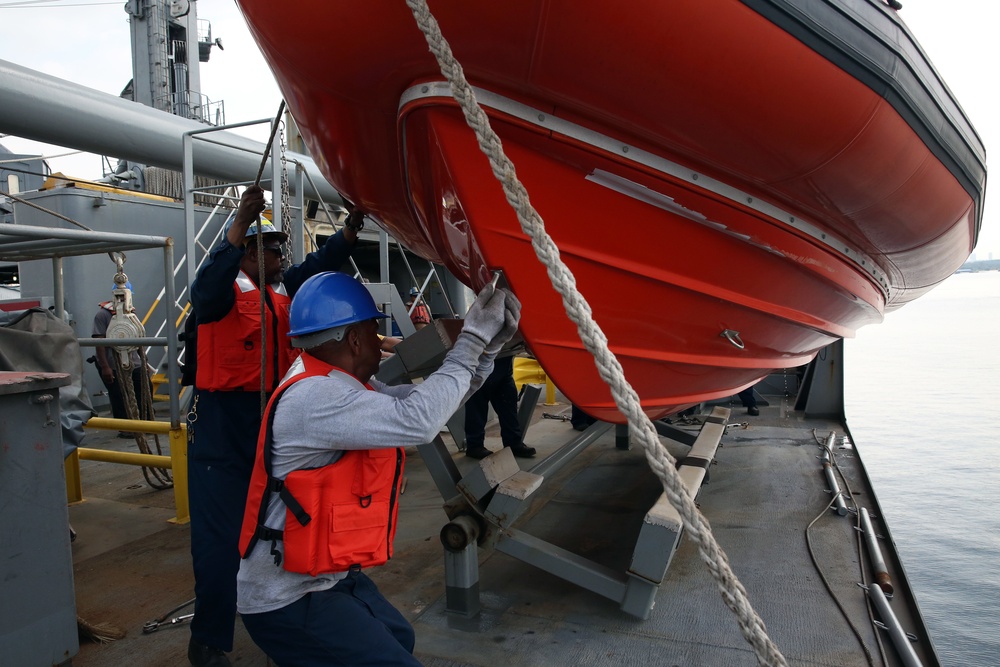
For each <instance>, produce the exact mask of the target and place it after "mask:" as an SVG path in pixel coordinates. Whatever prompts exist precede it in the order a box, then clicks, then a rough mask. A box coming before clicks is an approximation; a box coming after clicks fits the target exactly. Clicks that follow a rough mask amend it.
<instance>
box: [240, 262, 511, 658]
mask: <svg viewBox="0 0 1000 667" xmlns="http://www.w3.org/2000/svg"><path fill="white" fill-rule="evenodd" d="M519 316H520V303H519V302H518V300H517V299H516V297H514V296H513V295H512V294H511V293H510V292H509V291H507V290H505V289H496V288H494V287H493V286H492V285H486V287H485V288H483V290H482V291H481V292H480V293H479V296H478V297H477V299H476V301H475V302H474V303H473V305H472V307H471V308H470V309H469V312H468V314H467V315H466V317H465V323H464V325H463V328H462V332H461V333H460V334H459V335H458V337H457V339H456V341H455V344H454V346H453V347H452V349H451V350H450V351H449V352H448V354H447V356H446V357H445V359H444V362H443V363H442V364H441V367H440V368H439V369H438V370H437V371H436V372H434V373H432V374H431V375H429V376H428V377H427V378H425V379H424V381H423V382H422V383H420V384H404V385H397V386H387V385H385V384H383V383H381V382H379V381H378V380H375V379H374V378H373V377H372V375H373V374H374V373H375V371H376V370H377V369H378V366H379V360H380V354H379V339H378V321H379V319H380V318H383V317H385V315H383V314H382V313H380V312H379V311H378V310H377V309H376V307H375V303H374V301H373V300H372V297H371V296H370V295H369V293H368V291H367V289H365V287H364V286H363V285H360V284H359V283H357V282H356V281H354V280H353V279H352V278H351V277H350V276H347V275H345V274H342V273H323V274H319V275H317V276H314V277H313V278H310V279H309V280H308V281H306V283H305V284H304V285H303V286H302V288H301V289H300V290H299V292H298V293H297V294H296V295H295V298H294V299H293V300H292V308H291V327H292V330H291V334H290V336H291V337H292V341H293V345H295V346H296V347H297V348H302V349H304V352H303V354H302V356H300V357H299V358H298V360H297V361H296V362H295V363H294V364H293V365H292V368H291V369H290V370H289V372H288V375H286V376H285V379H284V381H283V382H282V384H281V386H280V387H279V389H278V390H277V392H276V393H275V394H274V395H273V396H272V397H271V401H270V403H269V404H268V406H267V412H266V414H265V418H264V420H263V425H262V426H261V430H260V438H259V440H258V450H257V460H256V464H255V467H254V473H253V481H252V483H251V487H250V495H249V497H248V499H247V508H246V514H245V516H244V521H243V531H242V535H241V538H240V552H241V554H242V556H243V561H242V563H241V564H240V571H239V577H238V585H237V591H238V606H239V612H240V617H241V618H242V619H243V625H244V626H245V627H246V628H247V630H248V631H249V633H250V636H251V637H252V638H253V640H254V642H256V643H257V645H258V646H260V647H261V648H262V649H263V650H264V652H265V653H267V655H268V656H269V657H270V658H271V659H272V660H273V661H274V662H275V664H278V665H300V666H312V665H351V666H352V667H363V666H364V665H419V664H420V663H419V662H418V661H417V660H416V659H415V658H414V657H413V645H414V633H413V628H412V626H411V625H410V623H409V622H408V621H407V620H406V619H405V618H404V617H403V616H402V614H400V613H399V611H397V610H396V609H395V608H394V607H393V606H392V605H391V604H390V603H389V602H388V601H387V600H386V599H385V598H384V597H382V595H381V594H380V593H379V591H378V588H377V587H376V586H375V584H374V583H373V582H372V580H371V579H369V578H368V577H367V576H366V575H365V574H364V573H363V572H362V568H365V567H370V566H376V565H380V564H382V563H384V562H385V561H386V560H387V559H388V558H389V557H390V556H391V555H392V537H393V534H394V532H395V528H396V514H397V511H398V507H399V502H398V500H399V498H398V496H399V484H400V481H401V480H402V475H403V463H404V458H405V455H404V449H403V448H404V447H407V446H412V445H421V444H424V443H427V442H430V441H431V440H432V439H433V438H434V437H435V436H436V435H437V434H438V432H439V431H440V429H441V428H442V426H444V424H445V422H446V421H447V420H448V418H449V417H450V416H451V415H452V414H453V413H454V412H455V410H456V409H457V408H458V407H459V406H460V405H461V404H462V402H463V401H464V400H465V399H466V398H467V397H468V396H469V395H470V394H471V393H472V392H473V391H475V389H477V388H478V387H479V385H480V384H481V383H482V382H483V380H484V379H485V378H486V377H487V376H488V375H489V373H490V371H491V369H492V367H493V359H494V357H495V356H496V354H497V352H499V350H500V348H501V347H502V346H503V344H504V343H505V342H506V341H508V340H509V339H510V338H511V336H512V335H513V334H514V332H515V331H516V330H517V324H518V319H519ZM286 512H292V515H291V516H289V517H288V518H287V519H286ZM345 526H346V527H348V528H347V529H345Z"/></svg>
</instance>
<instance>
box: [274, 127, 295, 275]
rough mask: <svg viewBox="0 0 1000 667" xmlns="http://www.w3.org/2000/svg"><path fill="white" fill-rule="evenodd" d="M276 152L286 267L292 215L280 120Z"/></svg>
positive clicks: (288, 255)
mask: <svg viewBox="0 0 1000 667" xmlns="http://www.w3.org/2000/svg"><path fill="white" fill-rule="evenodd" d="M277 139H278V151H279V154H280V156H281V190H280V192H281V231H283V232H285V234H287V235H288V238H287V239H285V252H284V255H283V257H284V258H285V259H283V260H282V261H283V262H284V263H285V264H286V265H287V264H288V263H289V262H288V261H287V258H289V257H291V250H292V248H293V247H294V244H293V243H292V232H293V230H292V214H291V210H290V209H289V207H288V169H287V166H288V158H287V156H286V155H285V149H286V148H287V147H286V146H285V122H284V120H282V122H281V125H280V126H279V127H278V137H277Z"/></svg>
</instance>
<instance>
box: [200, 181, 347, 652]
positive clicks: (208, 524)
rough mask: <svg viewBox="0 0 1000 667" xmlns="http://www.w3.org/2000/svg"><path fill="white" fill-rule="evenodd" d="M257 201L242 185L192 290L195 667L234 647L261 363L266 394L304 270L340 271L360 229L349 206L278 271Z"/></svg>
mask: <svg viewBox="0 0 1000 667" xmlns="http://www.w3.org/2000/svg"><path fill="white" fill-rule="evenodd" d="M264 207H265V203H264V191H263V190H262V189H261V188H259V187H256V186H250V187H248V188H247V189H246V191H245V192H244V193H243V195H242V197H241V199H240V203H239V207H238V208H237V210H236V215H235V217H234V220H233V222H232V225H231V226H230V227H229V229H228V230H227V231H226V233H225V235H224V237H223V239H222V241H221V242H220V243H219V244H218V245H217V246H216V247H215V248H214V249H213V250H212V251H211V253H210V254H209V256H208V258H207V259H206V260H205V262H204V264H203V265H202V267H201V268H200V269H199V271H198V276H197V278H196V279H195V281H194V283H193V284H192V286H191V304H192V306H193V316H194V317H196V318H197V331H196V334H197V364H196V373H195V392H194V396H193V398H192V408H191V416H190V417H189V424H188V430H189V438H190V440H191V444H190V446H189V448H188V483H189V487H188V491H189V497H190V502H191V557H192V563H193V567H194V576H195V608H194V614H195V615H194V619H193V620H192V622H191V639H190V641H189V643H188V659H189V660H190V662H191V664H192V665H195V667H218V666H220V665H221V666H223V667H225V666H227V665H229V664H230V662H229V659H228V657H226V655H225V652H227V651H231V650H232V648H233V630H234V625H235V618H236V572H237V570H238V569H239V563H240V558H239V553H238V552H237V545H238V542H239V533H240V524H241V521H242V518H243V507H244V505H245V503H246V494H247V488H248V486H249V484H250V475H251V472H252V471H253V461H254V452H255V446H254V445H255V443H256V442H257V431H258V429H259V428H260V413H261V399H260V390H261V367H262V362H263V366H264V367H265V375H264V377H265V386H266V389H267V391H268V392H271V391H273V390H274V389H275V388H276V387H277V385H278V382H279V380H280V379H281V377H282V376H283V375H284V374H285V372H286V371H287V370H288V368H289V366H291V364H292V362H293V361H294V360H295V358H296V357H297V356H298V351H297V350H295V349H293V348H292V347H291V345H290V344H289V342H288V335H287V334H288V331H289V327H288V309H289V305H290V303H291V298H292V296H293V295H294V294H295V291H296V290H297V289H298V288H299V287H300V286H301V285H302V284H303V283H304V282H305V281H306V280H307V279H308V278H309V277H310V276H313V275H315V274H317V273H320V272H323V271H331V270H335V269H338V268H340V266H341V265H342V264H344V263H345V262H346V261H347V260H348V258H349V257H350V255H351V252H352V250H353V249H354V246H355V244H356V243H357V238H358V232H359V231H360V230H361V228H362V226H363V225H364V216H363V215H362V214H361V213H360V212H359V211H352V212H351V214H350V215H349V216H348V218H347V221H346V224H345V226H344V228H343V229H341V230H340V231H338V232H337V233H336V234H334V235H333V236H331V237H330V238H328V239H327V241H326V243H325V244H324V245H323V247H322V248H320V249H319V250H317V251H316V252H313V253H310V254H309V255H308V256H307V257H306V258H305V260H304V261H303V262H302V263H301V264H299V265H296V266H291V267H289V268H287V269H285V268H284V267H283V264H282V258H283V257H284V249H283V246H282V244H283V243H284V242H285V241H286V240H287V238H288V236H287V234H285V233H284V232H281V231H278V230H277V229H275V227H274V226H273V225H272V224H271V223H270V222H268V221H267V220H258V216H259V215H260V213H261V212H262V211H263V210H264ZM258 233H260V234H262V235H263V239H262V240H263V258H262V261H263V263H264V274H265V277H264V280H265V283H266V287H265V292H264V296H265V321H264V322H263V328H264V331H265V333H266V340H267V344H266V353H267V355H266V358H265V359H263V360H262V359H261V327H262V322H261V317H260V315H261V305H260V298H261V294H260V290H259V285H258V275H259V267H258V263H259V261H261V258H260V257H259V256H258V250H257V234H258ZM185 354H187V352H185Z"/></svg>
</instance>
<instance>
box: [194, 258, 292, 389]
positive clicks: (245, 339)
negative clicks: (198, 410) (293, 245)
mask: <svg viewBox="0 0 1000 667" xmlns="http://www.w3.org/2000/svg"><path fill="white" fill-rule="evenodd" d="M233 290H235V292H236V303H235V304H233V307H232V308H230V309H229V312H228V313H226V316H225V317H223V318H222V319H221V320H219V321H218V322H209V323H206V324H201V323H199V324H198V371H197V377H196V380H195V386H197V387H198V388H199V389H207V390H211V391H236V390H245V391H259V390H260V367H261V363H260V362H261V359H260V329H261V324H260V292H259V291H258V290H257V285H256V284H255V283H254V282H253V281H252V280H250V277H249V276H247V274H245V273H244V272H243V271H240V273H239V275H238V276H237V277H236V281H235V282H234V283H233ZM265 295H266V298H265V303H266V304H267V307H266V309H265V311H264V316H265V319H266V320H267V324H266V330H267V332H268V336H267V359H268V363H267V376H266V377H267V388H268V390H273V389H274V387H275V386H276V385H277V384H278V382H280V381H281V378H282V377H284V375H285V373H287V372H288V369H289V367H291V365H292V362H293V361H295V359H296V358H297V357H298V356H299V350H298V349H296V348H294V347H292V343H291V340H290V339H289V338H288V332H289V331H290V330H291V325H290V324H289V319H288V310H289V308H290V306H291V303H292V300H291V298H290V297H289V296H288V294H287V293H286V292H285V286H284V285H282V284H278V285H277V286H276V287H273V286H271V285H268V286H267V289H266V290H265Z"/></svg>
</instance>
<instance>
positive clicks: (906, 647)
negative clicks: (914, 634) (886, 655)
mask: <svg viewBox="0 0 1000 667" xmlns="http://www.w3.org/2000/svg"><path fill="white" fill-rule="evenodd" d="M868 597H870V598H871V599H872V603H873V604H874V605H875V609H876V610H878V615H879V618H881V619H882V624H883V625H884V626H885V628H886V631H887V632H888V633H889V637H891V638H892V645H893V646H895V647H896V652H897V653H898V654H899V659H900V660H901V661H902V663H903V664H904V665H906V667H923V663H922V662H920V658H918V657H917V653H916V652H915V651H914V650H913V647H912V646H910V638H909V637H907V636H906V632H905V631H904V630H903V626H901V625H900V624H899V621H898V620H897V619H896V615H895V614H894V613H892V607H890V606H889V601H888V600H886V599H885V593H883V592H882V589H881V588H879V587H878V586H875V585H871V586H869V587H868Z"/></svg>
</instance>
